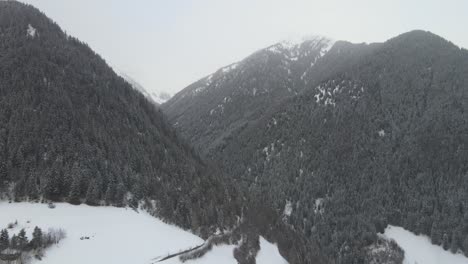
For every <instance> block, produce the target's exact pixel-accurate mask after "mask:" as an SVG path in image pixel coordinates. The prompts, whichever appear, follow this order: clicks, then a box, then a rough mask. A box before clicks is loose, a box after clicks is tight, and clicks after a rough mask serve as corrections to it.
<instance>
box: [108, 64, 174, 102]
mask: <svg viewBox="0 0 468 264" xmlns="http://www.w3.org/2000/svg"><path fill="white" fill-rule="evenodd" d="M117 74H119V75H120V76H122V78H124V79H125V80H126V81H127V82H128V83H129V84H130V85H131V86H132V87H133V88H134V89H135V90H137V91H139V92H140V93H142V94H143V95H144V96H145V97H146V98H148V100H151V101H152V102H154V103H155V104H157V105H161V104H163V103H165V102H167V100H169V99H170V98H171V95H170V94H168V93H165V92H150V91H148V90H147V89H145V87H143V86H142V85H141V84H140V83H139V82H137V81H135V79H133V78H132V77H130V76H129V75H128V74H126V73H123V72H119V71H117Z"/></svg>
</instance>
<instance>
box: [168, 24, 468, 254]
mask: <svg viewBox="0 0 468 264" xmlns="http://www.w3.org/2000/svg"><path fill="white" fill-rule="evenodd" d="M314 68H315V69H320V71H318V72H315V71H314ZM307 75H308V76H315V77H314V78H311V79H306V80H308V82H307V83H306V84H305V89H304V91H303V92H302V93H300V94H299V95H297V96H295V97H292V98H286V99H285V100H283V101H282V102H281V103H279V104H278V105H277V106H276V107H275V109H273V110H272V111H269V112H268V113H261V115H263V118H261V119H259V120H258V121H257V122H251V123H249V125H246V126H245V128H244V129H242V130H239V131H238V133H237V134H235V135H232V136H231V137H230V138H229V140H226V141H225V142H224V144H222V145H218V146H217V148H216V150H214V151H212V154H211V155H210V156H211V157H212V158H213V160H215V161H216V162H217V163H218V164H219V165H220V166H221V168H222V170H223V171H224V172H225V175H226V176H227V177H229V178H230V179H233V180H234V181H235V182H237V183H238V184H239V185H240V186H243V190H244V191H245V192H246V193H249V194H251V197H252V199H253V200H255V199H260V197H262V198H263V197H265V196H267V198H266V202H267V204H271V205H273V206H274V207H275V208H276V210H277V212H284V216H285V220H286V221H287V222H289V223H290V224H291V225H292V226H294V227H295V228H296V229H297V230H300V231H302V233H303V234H305V235H306V236H307V237H308V238H309V239H310V240H311V241H317V242H318V243H319V244H320V246H321V248H322V249H323V251H324V252H325V254H326V255H327V256H328V257H330V258H331V259H332V260H334V261H335V262H336V263H367V262H368V259H367V257H368V252H369V251H370V250H371V249H372V245H373V244H374V243H375V242H376V240H377V233H378V232H382V231H383V229H384V228H385V227H386V226H387V224H392V225H397V226H402V227H404V228H406V229H408V230H410V231H412V232H415V233H416V234H425V235H428V236H430V237H431V240H432V242H433V243H435V244H439V245H442V246H443V247H444V248H445V249H447V250H451V251H452V252H457V251H458V250H461V251H463V252H464V253H465V254H468V171H467V169H468V167H467V164H468V134H467V132H466V131H468V123H467V120H468V51H466V50H464V49H460V48H458V47H457V46H455V45H453V44H452V43H450V42H448V41H446V40H444V39H442V38H440V37H438V36H436V35H434V34H432V33H429V32H423V31H413V32H409V33H405V34H402V35H400V36H398V37H395V38H393V39H391V40H389V41H387V42H385V43H382V44H372V45H363V44H361V45H353V44H350V43H346V42H337V43H336V44H335V45H334V47H333V48H332V49H331V50H330V51H329V52H328V53H327V54H326V55H325V56H323V57H322V58H321V59H320V60H319V61H317V64H316V65H315V66H314V67H313V68H312V69H311V71H310V73H308V74H307ZM218 89H219V90H222V89H223V88H222V87H220V88H218ZM206 100H208V99H206ZM213 100H214V98H213ZM166 109H168V110H171V109H170V108H167V107H166ZM237 109H244V107H243V106H242V105H238V106H237ZM239 111H241V112H242V110H239ZM199 114H200V115H203V114H204V117H205V118H208V117H209V113H205V112H201V113H199ZM193 115H196V114H193ZM221 115H222V113H221ZM186 118H187V117H186ZM228 118H229V116H226V119H228ZM179 124H183V123H179ZM179 127H180V126H179ZM182 131H185V133H189V132H191V131H192V133H193V134H192V135H191V136H189V137H188V139H191V140H193V139H194V137H195V136H198V135H199V134H198V133H197V132H196V130H191V127H190V126H189V127H186V128H184V130H182ZM196 142H198V141H195V143H196ZM202 152H203V150H202Z"/></svg>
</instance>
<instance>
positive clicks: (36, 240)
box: [31, 226, 43, 249]
mask: <svg viewBox="0 0 468 264" xmlns="http://www.w3.org/2000/svg"><path fill="white" fill-rule="evenodd" d="M42 242H43V240H42V230H41V229H40V228H39V227H37V226H36V227H35V228H34V231H33V234H32V239H31V247H32V248H33V249H37V248H40V247H42Z"/></svg>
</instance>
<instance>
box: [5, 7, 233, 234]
mask: <svg viewBox="0 0 468 264" xmlns="http://www.w3.org/2000/svg"><path fill="white" fill-rule="evenodd" d="M0 36H1V38H0V194H4V195H5V194H8V195H9V196H10V198H11V199H15V200H24V199H30V200H38V199H46V200H53V201H69V202H71V203H81V202H86V203H88V204H92V205H97V204H103V203H104V204H110V205H117V206H122V205H134V206H135V205H137V203H138V202H139V201H142V200H144V201H147V202H146V206H147V207H148V210H149V211H151V212H154V213H155V214H157V215H159V216H160V217H163V218H164V219H166V220H169V221H171V222H173V223H176V224H178V225H179V226H181V227H184V228H191V229H192V230H200V228H212V230H211V231H214V230H215V229H216V227H218V226H219V227H221V228H223V226H230V225H232V224H233V221H234V215H235V214H238V213H239V212H238V213H234V212H235V210H238V209H235V207H236V206H237V205H236V203H235V202H233V201H231V203H229V205H228V203H227V201H229V199H230V198H229V197H230V194H228V188H226V187H225V186H224V185H223V184H222V183H221V180H220V179H219V174H217V173H213V171H211V170H210V168H209V167H208V166H206V165H205V164H204V163H203V162H202V161H201V160H200V159H199V158H198V157H197V156H196V155H195V154H194V153H193V151H192V150H191V148H190V147H189V146H188V145H187V144H185V143H184V142H182V141H181V140H180V139H179V138H178V136H177V135H176V133H175V131H174V130H173V129H172V128H171V126H170V125H169V124H168V122H167V121H166V118H165V117H164V115H163V114H162V113H161V111H160V110H158V109H157V108H156V107H155V106H154V105H153V104H151V103H150V102H149V101H148V100H146V98H145V97H144V96H143V95H141V94H140V93H138V92H136V91H135V90H134V89H132V87H131V86H130V85H129V84H128V83H127V82H125V81H124V80H123V79H122V78H121V77H119V76H117V75H116V74H115V73H114V72H113V71H112V69H111V68H110V67H108V66H107V64H106V63H105V62H104V60H103V59H101V58H100V57H99V56H98V55H97V54H95V53H94V52H93V51H92V50H91V49H90V48H89V47H88V46H86V45H85V44H83V43H81V42H80V41H78V40H77V39H75V38H73V37H70V36H68V35H66V34H65V33H64V32H63V31H62V30H61V29H60V28H59V27H58V26H57V25H56V24H55V23H53V22H52V21H51V20H49V19H48V18H47V17H46V16H45V15H44V14H42V13H41V12H39V11H38V10H37V9H35V8H33V7H32V6H28V5H24V4H21V3H19V2H16V1H1V2H0ZM231 206H232V208H231ZM230 208H231V209H232V210H231V209H230ZM220 214H222V215H223V216H224V217H223V218H220V217H217V216H218V215H220ZM201 230H202V231H203V229H201ZM207 231H209V230H205V231H204V232H202V233H205V234H206V233H209V232H207Z"/></svg>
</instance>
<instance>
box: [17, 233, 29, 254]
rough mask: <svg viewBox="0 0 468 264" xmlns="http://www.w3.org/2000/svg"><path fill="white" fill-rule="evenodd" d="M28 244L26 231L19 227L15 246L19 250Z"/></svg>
mask: <svg viewBox="0 0 468 264" xmlns="http://www.w3.org/2000/svg"><path fill="white" fill-rule="evenodd" d="M27 245H28V237H27V236H26V231H25V230H24V228H23V229H21V230H20V231H19V233H18V236H17V247H18V249H20V250H23V249H25V248H26V246H27Z"/></svg>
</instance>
